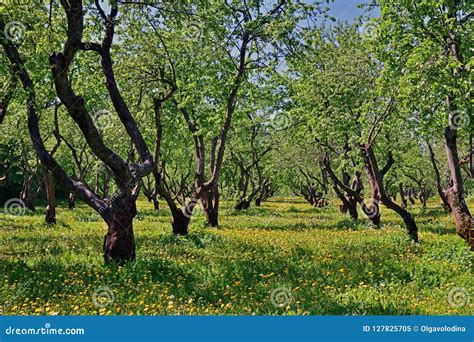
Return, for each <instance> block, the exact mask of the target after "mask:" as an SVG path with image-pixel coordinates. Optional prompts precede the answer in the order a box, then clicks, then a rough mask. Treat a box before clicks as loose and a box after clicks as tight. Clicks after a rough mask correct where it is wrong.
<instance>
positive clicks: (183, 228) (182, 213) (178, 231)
mask: <svg viewBox="0 0 474 342" xmlns="http://www.w3.org/2000/svg"><path fill="white" fill-rule="evenodd" d="M172 215H173V221H172V222H171V226H172V227H173V233H174V234H175V235H182V236H186V235H188V226H189V221H190V219H191V215H192V211H191V212H187V211H186V210H183V208H180V209H178V210H176V211H174V212H172Z"/></svg>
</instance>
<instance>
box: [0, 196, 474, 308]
mask: <svg viewBox="0 0 474 342" xmlns="http://www.w3.org/2000/svg"><path fill="white" fill-rule="evenodd" d="M473 203H474V199H473V198H470V200H469V206H470V207H472V204H473ZM232 205H233V203H230V202H224V203H223V204H222V206H223V207H222V210H221V214H220V224H221V227H220V228H218V229H216V228H207V227H205V226H204V216H203V214H202V213H200V214H199V210H198V214H197V215H195V216H194V217H193V219H192V222H191V226H190V234H189V236H188V237H186V238H184V237H179V238H177V237H174V236H173V235H172V232H171V224H170V213H169V211H168V210H165V209H161V210H158V211H156V210H153V208H152V205H151V204H150V203H148V202H146V201H145V200H140V201H139V203H138V207H139V213H138V215H137V217H136V219H135V223H134V229H135V237H136V243H137V260H136V262H134V263H130V264H127V265H126V266H123V267H117V266H114V265H105V264H104V262H103V258H102V242H103V236H104V234H105V232H106V225H105V223H103V222H102V220H101V219H100V217H99V216H98V214H96V213H94V212H93V211H92V210H91V209H89V208H88V207H87V206H86V205H84V204H81V203H78V207H77V208H76V209H74V210H68V209H66V207H67V206H66V204H65V203H60V205H59V208H58V210H57V219H58V223H57V224H56V225H54V226H52V225H51V226H49V225H46V224H44V219H43V215H44V207H39V209H38V210H37V211H36V212H34V213H32V212H26V213H25V214H24V215H23V216H7V215H5V214H3V212H2V213H0V282H1V286H0V305H1V306H0V309H1V310H2V312H3V315H470V314H473V313H474V304H473V302H474V291H473V290H474V277H473V254H472V253H471V252H470V251H469V250H468V248H467V247H466V245H465V243H464V241H463V240H462V239H461V238H459V237H458V236H457V235H456V234H455V229H454V223H453V220H452V217H451V215H450V214H445V213H444V212H443V211H442V209H441V207H440V206H439V204H438V201H437V200H435V199H433V200H432V201H431V202H429V205H428V208H427V209H422V208H421V207H420V206H418V205H416V206H411V207H410V209H411V211H412V212H413V213H414V214H415V215H416V220H417V224H418V227H419V230H420V239H421V243H419V244H413V243H412V242H410V240H409V239H408V238H407V236H406V233H405V230H404V229H403V226H402V222H401V220H400V219H399V218H398V217H397V216H396V215H394V213H392V212H390V211H389V210H387V209H386V208H382V209H381V210H382V222H383V224H382V227H381V229H374V228H373V227H370V226H369V224H368V220H366V219H365V218H363V217H362V215H361V217H362V218H361V219H360V220H359V222H353V221H351V220H350V219H349V218H348V216H347V215H342V214H340V213H339V212H338V210H337V205H336V203H332V205H330V206H329V207H326V208H314V207H311V206H310V205H309V204H306V203H305V202H303V201H302V200H301V199H298V198H292V197H288V198H282V197H279V198H273V199H272V200H271V201H269V202H266V203H264V204H263V205H262V206H261V207H259V208H255V207H252V208H250V209H249V210H246V211H240V212H238V211H235V210H233V209H232ZM163 206H164V204H163ZM469 299H470V300H469Z"/></svg>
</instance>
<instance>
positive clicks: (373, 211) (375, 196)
mask: <svg viewBox="0 0 474 342" xmlns="http://www.w3.org/2000/svg"><path fill="white" fill-rule="evenodd" d="M362 157H363V159H364V169H365V172H366V173H367V179H368V181H369V188H370V205H367V203H361V206H362V209H363V211H364V212H365V213H370V214H369V215H367V218H368V219H369V220H370V221H371V222H372V223H373V224H374V225H375V226H377V227H379V226H380V210H378V207H377V203H378V200H379V195H380V194H379V190H378V188H377V180H376V175H374V173H373V170H372V167H371V165H370V160H369V159H368V156H367V155H366V153H365V150H364V149H363V151H362Z"/></svg>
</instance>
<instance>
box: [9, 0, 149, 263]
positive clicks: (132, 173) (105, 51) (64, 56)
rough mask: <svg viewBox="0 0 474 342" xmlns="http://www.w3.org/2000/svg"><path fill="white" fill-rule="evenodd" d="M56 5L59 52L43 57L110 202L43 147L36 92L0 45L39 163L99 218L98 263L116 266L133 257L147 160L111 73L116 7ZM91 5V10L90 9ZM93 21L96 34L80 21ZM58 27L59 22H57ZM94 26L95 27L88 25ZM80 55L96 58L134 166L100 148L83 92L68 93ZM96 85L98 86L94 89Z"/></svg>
mask: <svg viewBox="0 0 474 342" xmlns="http://www.w3.org/2000/svg"><path fill="white" fill-rule="evenodd" d="M61 7H62V8H63V10H64V12H65V15H66V18H65V20H66V23H67V30H66V32H67V34H66V37H65V41H64V48H63V50H62V51H61V52H54V53H52V54H51V55H50V57H49V64H50V68H51V73H52V79H53V81H54V87H55V91H56V95H57V98H58V99H59V100H60V101H61V104H62V105H63V106H64V107H65V108H66V110H67V112H68V114H69V115H70V117H71V118H72V119H73V120H74V122H75V124H76V125H77V127H78V128H79V129H80V131H81V133H82V135H83V136H84V138H85V140H86V141H87V144H88V146H89V148H90V149H91V150H92V152H93V153H94V155H95V156H96V157H97V158H98V159H99V160H101V161H102V162H103V163H104V164H105V165H106V166H107V167H108V168H109V169H110V171H111V173H112V176H113V180H114V182H115V184H116V186H117V192H116V193H115V194H114V195H113V196H112V197H111V198H107V199H106V198H102V197H100V196H99V194H97V193H96V192H94V191H93V190H92V189H91V188H90V187H89V186H88V185H87V184H85V183H84V182H82V181H81V180H79V179H76V178H73V177H71V176H69V175H68V174H67V173H66V171H65V170H64V169H63V168H62V167H61V165H60V164H59V163H58V162H57V160H56V159H55V158H54V157H53V155H52V154H51V153H50V151H49V150H48V149H47V148H46V147H45V144H44V139H43V136H42V134H41V132H40V127H39V117H38V115H37V110H38V104H37V102H36V92H35V90H36V89H35V84H34V82H33V81H32V77H31V76H30V72H29V70H28V69H27V68H26V65H25V63H24V60H23V58H22V57H21V55H20V53H19V49H18V46H17V45H16V44H14V43H13V42H12V41H11V40H8V39H2V46H3V48H4V50H5V53H6V55H7V57H8V59H9V61H10V63H11V68H12V70H13V73H14V74H15V76H16V77H18V78H19V79H20V81H21V83H22V85H23V88H24V89H25V91H26V93H27V94H28V98H27V112H28V130H29V133H30V137H31V139H32V142H33V146H34V149H35V151H36V153H37V155H38V157H39V159H40V161H41V163H42V164H43V165H44V166H45V167H46V168H47V169H48V170H49V171H50V172H51V173H52V175H53V176H54V178H55V179H56V181H57V182H58V183H59V184H61V186H63V187H64V188H65V189H66V190H67V191H70V192H73V193H75V194H76V195H77V196H78V197H80V198H81V199H82V200H84V201H85V202H86V203H87V204H88V205H89V206H91V207H92V208H93V209H94V210H96V211H97V212H98V213H99V214H100V215H101V217H102V218H103V219H104V221H105V222H106V223H107V225H108V232H107V234H106V235H105V237H104V245H103V249H104V259H105V261H106V262H116V263H119V264H122V263H124V262H126V261H129V260H134V259H135V239H134V233H133V218H134V216H135V215H136V212H137V211H136V204H135V201H136V198H137V196H138V193H139V191H138V190H139V186H138V185H139V181H140V179H141V178H142V177H143V176H145V175H147V174H148V173H150V172H151V170H152V166H153V160H152V157H151V154H150V152H149V151H148V147H147V146H146V144H145V142H144V140H143V138H142V135H141V133H140V130H139V129H138V126H137V123H136V121H135V119H134V117H133V115H132V114H131V112H130V110H129V108H128V106H127V104H126V102H125V100H124V99H123V96H122V93H121V91H120V89H119V86H118V84H117V81H116V76H115V72H114V65H113V60H112V51H111V50H112V45H113V43H114V37H115V30H116V20H117V16H118V9H119V7H118V5H117V4H116V5H115V6H112V7H111V9H110V12H109V13H105V11H104V10H103V9H102V8H101V7H100V4H99V2H98V1H96V3H95V6H83V4H82V1H80V0H70V1H67V0H62V1H61ZM92 7H94V8H93V10H92ZM51 10H53V8H52V9H51ZM86 11H87V12H88V13H89V14H90V16H88V20H87V21H86V20H85V15H84V13H85V12H86ZM92 15H97V17H91V16H92ZM58 17H59V18H58V20H61V19H63V20H64V17H62V16H61V15H58ZM97 18H98V19H99V21H100V22H101V23H102V30H101V31H102V32H92V31H93V30H92V29H91V27H87V25H86V23H90V21H91V20H94V19H97ZM6 20H7V19H6V18H5V17H3V16H2V18H1V29H2V30H3V29H4V27H5V21H6ZM96 22H97V20H96ZM60 24H62V23H61V22H60ZM94 27H97V26H96V25H94ZM86 28H87V29H88V30H87V31H88V34H89V35H90V36H95V37H97V36H98V35H99V34H100V33H102V35H103V38H102V40H101V42H95V41H92V40H86V39H87V37H86V38H84V37H85V34H84V31H85V29H86ZM86 52H87V53H91V54H95V55H96V56H97V57H99V58H95V59H93V62H94V63H97V64H98V67H99V69H100V70H101V73H102V75H103V80H104V83H105V88H106V91H107V93H108V96H109V99H110V101H111V103H112V105H113V108H114V110H115V112H116V114H117V116H118V118H119V119H120V122H121V123H122V125H123V127H124V129H125V132H126V134H127V136H128V137H129V139H131V141H132V142H133V144H134V146H135V148H136V150H137V151H138V154H139V159H140V160H139V162H138V163H128V162H126V161H125V160H124V158H122V157H121V156H120V155H119V154H118V153H116V152H114V151H113V150H111V149H110V148H109V147H108V146H106V144H105V143H104V137H103V135H102V134H101V132H100V131H99V129H98V127H97V125H96V123H95V122H94V120H93V117H92V116H91V113H90V111H89V109H88V104H87V100H88V98H87V94H85V95H84V96H81V95H78V94H76V92H75V91H74V84H73V82H72V81H71V73H72V69H73V68H74V66H75V65H76V64H75V63H77V59H78V58H80V57H78V56H79V55H80V54H82V53H86ZM96 86H97V87H99V85H96ZM104 90H105V89H104Z"/></svg>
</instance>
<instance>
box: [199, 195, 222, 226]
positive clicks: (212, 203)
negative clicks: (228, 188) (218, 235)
mask: <svg viewBox="0 0 474 342" xmlns="http://www.w3.org/2000/svg"><path fill="white" fill-rule="evenodd" d="M219 197H220V195H219V189H218V188H217V187H216V188H214V189H212V190H209V191H206V192H204V195H203V196H202V197H201V202H202V206H203V209H204V212H205V213H206V224H207V225H209V226H211V227H218V226H219Z"/></svg>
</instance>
